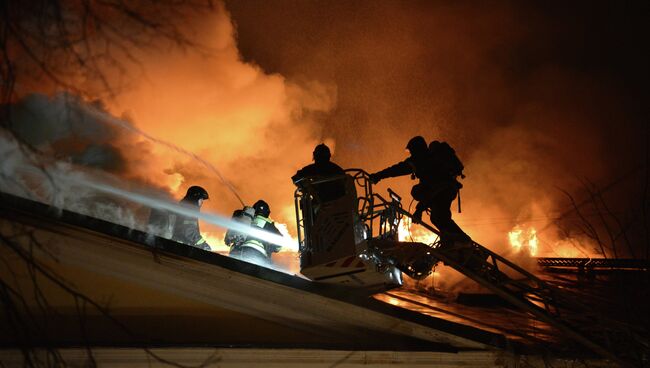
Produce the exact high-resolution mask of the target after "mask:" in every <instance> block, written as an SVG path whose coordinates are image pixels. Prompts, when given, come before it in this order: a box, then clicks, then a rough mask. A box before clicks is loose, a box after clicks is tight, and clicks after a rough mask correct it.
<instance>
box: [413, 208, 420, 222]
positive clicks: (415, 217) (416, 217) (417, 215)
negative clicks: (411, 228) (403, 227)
mask: <svg viewBox="0 0 650 368" xmlns="http://www.w3.org/2000/svg"><path fill="white" fill-rule="evenodd" d="M422 212H423V211H422V210H421V209H417V210H415V212H413V218H412V219H413V223H414V224H421V223H422Z"/></svg>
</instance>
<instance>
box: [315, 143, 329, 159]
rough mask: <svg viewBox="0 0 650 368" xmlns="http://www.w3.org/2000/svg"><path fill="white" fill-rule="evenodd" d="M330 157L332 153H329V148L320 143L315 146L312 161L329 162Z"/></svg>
mask: <svg viewBox="0 0 650 368" xmlns="http://www.w3.org/2000/svg"><path fill="white" fill-rule="evenodd" d="M330 157H332V153H331V152H330V148H329V147H327V146H326V145H325V143H321V144H319V145H318V146H316V148H314V161H316V162H322V161H329V160H330Z"/></svg>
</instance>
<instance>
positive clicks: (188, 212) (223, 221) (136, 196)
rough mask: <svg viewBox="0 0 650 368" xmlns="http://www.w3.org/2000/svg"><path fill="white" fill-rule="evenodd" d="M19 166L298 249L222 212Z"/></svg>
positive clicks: (281, 237) (83, 178)
mask: <svg viewBox="0 0 650 368" xmlns="http://www.w3.org/2000/svg"><path fill="white" fill-rule="evenodd" d="M19 169H20V170H21V171H23V172H27V173H30V174H37V175H39V174H40V175H43V174H48V175H51V176H52V177H56V179H57V181H60V182H64V183H66V184H69V185H70V186H75V185H76V186H84V187H87V188H91V189H93V190H96V191H98V192H102V193H106V194H112V195H115V196H118V197H121V198H124V199H127V200H129V201H131V202H134V203H138V204H141V205H144V206H147V207H150V208H156V209H161V210H166V211H169V212H172V213H175V214H177V215H182V216H188V217H194V218H198V219H200V220H203V221H205V222H207V223H210V224H213V225H216V226H218V227H221V228H225V229H231V230H234V231H238V232H241V233H244V234H247V235H249V236H251V237H253V238H256V239H260V240H262V241H265V242H268V243H272V244H276V245H279V246H281V247H283V248H289V249H293V250H295V249H297V244H295V243H294V242H293V241H292V240H291V239H289V238H286V237H283V236H281V235H277V234H273V233H270V232H268V231H264V230H262V229H259V228H255V227H252V226H250V225H244V224H242V223H240V222H237V221H233V220H231V219H230V218H226V217H223V216H221V215H217V214H212V213H203V212H200V211H198V210H195V209H193V208H188V207H184V206H181V205H180V204H177V203H173V202H169V201H165V200H162V199H159V198H155V197H152V196H148V195H145V194H141V193H135V192H131V191H127V190H124V189H121V188H118V187H115V186H112V185H109V184H105V183H101V182H99V181H97V180H93V179H90V178H88V177H85V176H84V175H78V176H70V175H60V174H59V173H58V172H52V171H48V172H46V173H44V172H43V170H39V169H37V168H34V167H28V166H20V168H19Z"/></svg>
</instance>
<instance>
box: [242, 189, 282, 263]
mask: <svg viewBox="0 0 650 368" xmlns="http://www.w3.org/2000/svg"><path fill="white" fill-rule="evenodd" d="M253 210H254V211H255V215H254V217H253V219H252V222H251V226H253V227H257V228H259V229H261V230H264V231H268V232H269V233H271V234H275V235H279V236H282V233H281V232H280V230H278V228H277V227H275V223H274V222H273V220H271V219H270V218H269V216H270V215H271V207H270V206H269V204H268V203H266V201H264V200H262V199H260V200H259V201H257V202H255V204H254V205H253ZM280 248H281V247H280V246H279V245H276V244H272V243H270V242H268V241H265V240H262V239H257V238H255V237H252V236H250V235H249V236H247V237H246V240H245V241H244V242H241V243H239V244H233V245H232V248H231V249H230V255H231V256H232V257H235V258H239V259H242V260H244V261H247V262H252V263H255V264H258V265H263V266H267V265H270V264H272V261H271V255H272V254H273V253H277V252H279V251H280Z"/></svg>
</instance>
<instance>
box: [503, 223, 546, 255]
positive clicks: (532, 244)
mask: <svg viewBox="0 0 650 368" xmlns="http://www.w3.org/2000/svg"><path fill="white" fill-rule="evenodd" d="M508 240H509V241H510V245H511V246H512V248H513V249H514V250H515V251H517V252H521V251H523V250H524V249H525V250H526V251H527V252H528V254H530V255H531V256H535V255H537V252H538V248H539V240H538V239H537V230H535V228H534V227H532V226H531V227H528V228H523V227H520V226H519V225H517V226H515V227H514V228H513V229H512V231H510V232H508Z"/></svg>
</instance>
